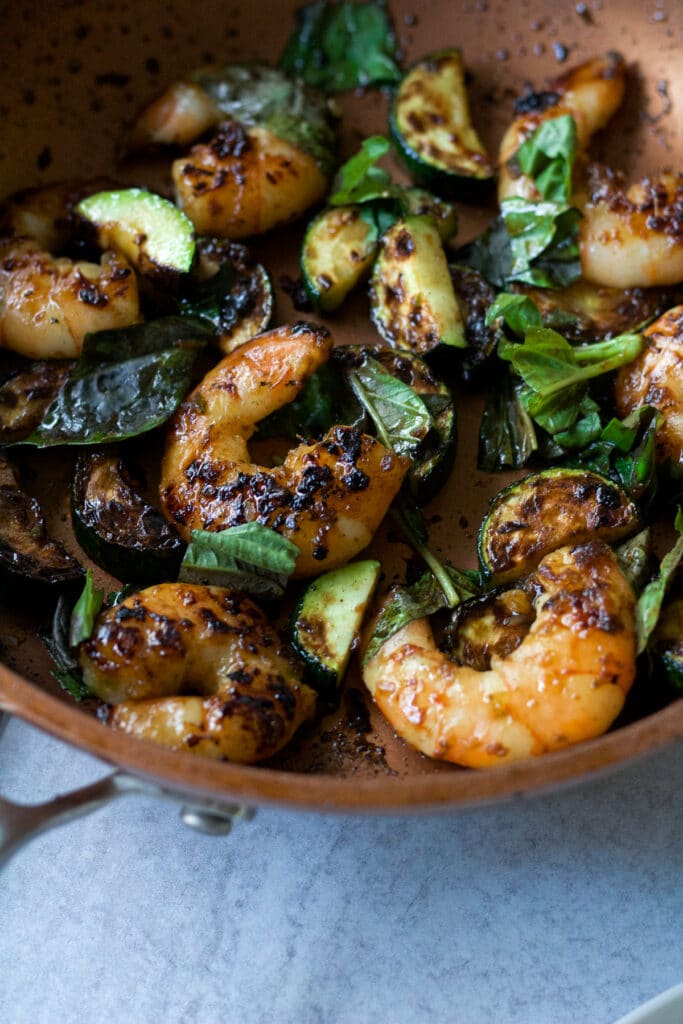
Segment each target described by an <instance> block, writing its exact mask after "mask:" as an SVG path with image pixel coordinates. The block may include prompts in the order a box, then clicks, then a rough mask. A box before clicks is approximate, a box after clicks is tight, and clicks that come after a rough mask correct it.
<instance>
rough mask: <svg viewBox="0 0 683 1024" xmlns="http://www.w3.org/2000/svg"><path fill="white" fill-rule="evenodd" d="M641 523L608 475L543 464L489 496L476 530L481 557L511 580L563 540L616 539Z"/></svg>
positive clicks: (489, 570) (496, 575) (491, 571)
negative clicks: (491, 499)
mask: <svg viewBox="0 0 683 1024" xmlns="http://www.w3.org/2000/svg"><path fill="white" fill-rule="evenodd" d="M640 525H641V522H640V514H639V512H638V508H637V507H636V505H635V504H634V502H632V501H631V499H630V498H629V496H628V495H627V494H626V492H625V491H623V490H622V489H621V488H620V487H617V486H616V484H614V483H613V482H612V481H611V480H608V479H607V477H604V476H600V474H598V473H593V472H591V471H589V470H584V469H568V468H555V469H546V470H543V471H542V472H540V473H531V474H530V475H529V476H526V477H524V479H522V480H517V481H516V482H515V483H513V484H510V486H509V487H506V488H504V490H502V491H501V492H500V494H498V495H496V497H495V498H494V499H493V501H492V503H491V507H490V508H489V511H488V513H487V514H486V516H485V518H484V521H483V522H482V524H481V529H480V530H479V561H480V565H481V568H482V571H483V572H485V573H486V574H487V575H488V576H489V577H490V579H491V580H492V581H493V582H494V583H496V584H502V583H509V582H511V581H513V580H516V579H519V578H520V577H522V576H526V575H527V574H528V573H530V572H531V571H532V570H533V569H535V568H536V566H537V565H538V563H539V562H540V560H541V559H542V558H543V557H544V556H545V555H547V554H549V553H550V552H551V551H554V550H556V549H557V548H560V547H563V546H564V545H565V544H583V543H585V542H586V541H589V540H595V539H599V540H604V541H606V542H607V543H608V544H609V543H615V542H616V541H618V540H621V539H622V538H623V537H627V536H629V535H630V534H633V533H635V532H636V531H637V530H638V529H640Z"/></svg>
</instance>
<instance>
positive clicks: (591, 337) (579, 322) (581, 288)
mask: <svg viewBox="0 0 683 1024" xmlns="http://www.w3.org/2000/svg"><path fill="white" fill-rule="evenodd" d="M510 291H514V292H519V293H521V294H522V295H528V296H529V298H530V299H531V300H532V301H533V302H534V303H535V305H536V308H537V309H538V311H539V313H540V314H541V321H542V323H543V326H544V327H552V328H553V330H556V331H559V332H560V334H562V335H564V337H565V338H566V339H567V340H568V341H574V342H590V341H602V340H603V339H605V338H614V337H616V336H617V335H618V334H626V333H627V332H629V331H638V330H640V329H641V328H642V327H644V326H645V325H646V324H648V323H649V322H650V320H652V319H653V318H654V317H656V316H658V315H659V314H660V313H663V312H664V311H665V310H667V309H670V308H671V307H672V306H675V305H676V303H677V301H680V290H679V291H677V290H675V289H673V288H626V289H623V288H607V287H602V286H601V285H597V284H591V283H590V282H589V281H583V280H579V281H575V282H574V284H571V285H569V286H568V287H566V288H534V287H533V286H532V285H526V284H515V283H512V284H511V285H510Z"/></svg>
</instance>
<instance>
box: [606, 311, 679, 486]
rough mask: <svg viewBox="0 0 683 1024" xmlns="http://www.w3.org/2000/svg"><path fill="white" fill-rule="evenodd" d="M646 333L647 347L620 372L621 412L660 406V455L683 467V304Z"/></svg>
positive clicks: (617, 394)
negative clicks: (639, 407) (642, 406)
mask: <svg viewBox="0 0 683 1024" xmlns="http://www.w3.org/2000/svg"><path fill="white" fill-rule="evenodd" d="M644 337H645V339H646V345H645V348H644V349H643V351H642V352H641V353H640V355H639V356H638V357H637V358H636V359H634V360H633V362H632V363H628V365H627V366H623V367H622V368H621V369H620V370H619V372H618V374H617V379H616V383H615V398H616V405H617V412H618V413H619V415H620V416H627V415H628V414H629V413H630V412H632V411H633V410H634V409H637V408H638V406H641V405H653V406H655V408H656V409H659V411H660V413H661V414H662V423H661V426H660V427H659V429H658V430H657V436H656V441H655V446H656V452H657V459H658V460H659V461H660V462H667V461H670V462H671V463H672V464H673V465H674V466H677V467H680V468H681V469H683V306H676V307H675V308H674V309H670V310H669V312H668V313H665V314H664V315H663V316H660V317H659V319H658V320H656V321H655V322H654V323H653V324H651V325H650V326H649V327H648V328H647V330H646V331H645V332H644Z"/></svg>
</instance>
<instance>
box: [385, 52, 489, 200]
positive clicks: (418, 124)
mask: <svg viewBox="0 0 683 1024" xmlns="http://www.w3.org/2000/svg"><path fill="white" fill-rule="evenodd" d="M416 93H417V94H418V98H419V95H420V93H422V104H421V109H420V108H419V107H418V109H417V110H416V109H414V106H415V104H414V100H415V94H416ZM422 115H423V116H422ZM389 131H390V134H391V137H392V139H393V141H394V144H395V145H396V148H397V149H398V152H399V154H400V156H401V158H402V160H403V162H404V163H405V165H406V167H407V168H408V170H409V171H410V174H411V176H412V177H413V178H414V180H415V181H417V182H418V183H420V184H422V185H424V186H425V187H427V188H429V189H431V190H432V191H434V192H436V193H438V194H439V195H444V196H447V197H449V198H454V199H455V198H457V199H466V200H470V199H471V200H476V199H481V198H483V197H485V196H486V195H487V194H488V193H489V192H490V191H491V189H492V187H493V183H494V181H495V171H494V166H493V163H492V162H491V160H490V158H489V157H488V155H487V154H486V151H485V150H484V147H483V146H482V144H481V141H480V140H479V138H478V136H477V134H476V132H475V131H474V129H473V127H472V123H471V118H470V111H469V103H468V100H467V91H466V88H465V76H464V71H463V66H462V58H461V55H460V51H459V50H457V49H450V50H440V51H438V52H437V53H432V54H428V55H427V56H425V57H422V58H421V59H420V60H419V61H417V62H416V63H415V64H413V66H412V67H411V68H409V69H408V71H407V72H406V74H405V75H404V77H403V79H402V80H401V82H400V83H399V85H398V87H397V89H396V92H395V94H394V98H393V102H392V104H391V108H390V111H389ZM441 135H446V136H448V138H447V142H448V145H447V146H445V145H444V141H443V140H442V139H440V136H441Z"/></svg>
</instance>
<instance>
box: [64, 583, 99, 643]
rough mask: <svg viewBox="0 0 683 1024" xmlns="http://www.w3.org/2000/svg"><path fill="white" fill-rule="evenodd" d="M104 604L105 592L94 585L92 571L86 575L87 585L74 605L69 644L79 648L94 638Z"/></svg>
mask: <svg viewBox="0 0 683 1024" xmlns="http://www.w3.org/2000/svg"><path fill="white" fill-rule="evenodd" d="M103 603H104V591H103V590H97V589H96V587H95V584H94V583H93V575H92V569H88V571H87V572H86V574H85V584H84V586H83V590H82V591H81V596H80V597H79V598H78V600H77V601H76V604H75V605H74V610H73V612H72V613H71V624H70V626H69V644H70V646H71V647H78V645H79V644H80V643H82V642H83V641H84V640H88V639H89V638H90V637H91V636H92V631H93V626H94V625H95V619H96V618H97V616H98V614H99V611H100V609H101V608H102V605H103Z"/></svg>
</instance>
